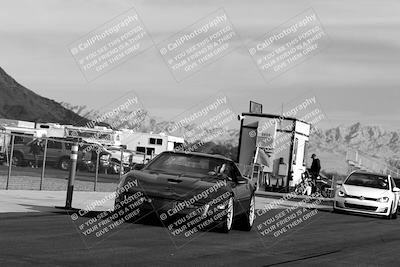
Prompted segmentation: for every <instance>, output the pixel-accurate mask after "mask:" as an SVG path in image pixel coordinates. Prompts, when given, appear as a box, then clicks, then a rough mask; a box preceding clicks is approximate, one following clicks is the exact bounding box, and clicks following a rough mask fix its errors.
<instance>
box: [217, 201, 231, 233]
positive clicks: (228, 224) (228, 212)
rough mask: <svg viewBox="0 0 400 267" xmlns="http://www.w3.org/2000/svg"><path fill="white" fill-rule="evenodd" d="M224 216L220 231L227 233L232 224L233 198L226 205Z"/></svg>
mask: <svg viewBox="0 0 400 267" xmlns="http://www.w3.org/2000/svg"><path fill="white" fill-rule="evenodd" d="M224 212H225V213H226V214H225V216H224V217H223V218H224V219H223V221H222V223H221V227H220V230H221V232H223V233H229V231H230V230H231V229H232V223H233V216H234V213H233V212H234V210H233V197H230V198H229V200H228V203H227V207H226V209H225V211H224Z"/></svg>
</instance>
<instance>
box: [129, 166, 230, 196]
mask: <svg viewBox="0 0 400 267" xmlns="http://www.w3.org/2000/svg"><path fill="white" fill-rule="evenodd" d="M128 177H130V178H129V179H131V180H132V179H133V180H137V182H138V185H137V186H138V188H136V189H135V190H138V189H139V190H140V191H142V192H144V193H145V194H146V195H147V196H149V197H150V196H151V197H160V198H165V199H175V200H188V199H189V198H191V197H193V196H199V195H201V197H199V198H198V201H199V202H205V201H207V199H212V198H215V197H217V196H220V195H222V194H224V193H225V192H227V191H230V186H229V183H230V182H228V181H225V180H222V179H217V178H216V177H213V176H205V177H202V178H199V177H195V176H190V175H172V174H166V173H160V172H152V171H146V170H144V171H138V170H135V171H131V172H129V174H128ZM204 192H205V193H204Z"/></svg>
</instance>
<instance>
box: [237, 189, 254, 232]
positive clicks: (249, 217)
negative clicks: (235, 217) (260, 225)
mask: <svg viewBox="0 0 400 267" xmlns="http://www.w3.org/2000/svg"><path fill="white" fill-rule="evenodd" d="M255 214H256V197H255V196H254V195H252V196H251V198H250V202H249V207H248V209H247V211H246V212H245V213H244V214H243V216H242V217H241V218H240V221H239V226H238V228H239V230H242V231H250V230H251V228H252V227H253V223H254V220H255V217H256V216H255Z"/></svg>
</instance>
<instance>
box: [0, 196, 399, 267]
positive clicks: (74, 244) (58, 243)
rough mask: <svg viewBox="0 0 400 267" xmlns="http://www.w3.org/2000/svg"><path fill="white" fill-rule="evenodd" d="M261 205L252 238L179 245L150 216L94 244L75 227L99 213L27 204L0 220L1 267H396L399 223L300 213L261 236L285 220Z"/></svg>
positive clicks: (215, 235)
mask: <svg viewBox="0 0 400 267" xmlns="http://www.w3.org/2000/svg"><path fill="white" fill-rule="evenodd" d="M262 201H264V202H268V201H267V200H265V199H264V200H261V199H258V200H257V202H258V212H257V214H259V216H258V217H257V218H256V222H255V225H254V227H253V229H252V231H250V232H243V231H239V230H232V231H231V232H230V233H229V234H224V233H219V232H216V231H213V230H211V231H203V232H200V233H198V234H197V235H196V236H193V237H192V238H186V237H179V238H178V237H174V236H172V235H171V233H170V232H169V231H168V229H167V228H166V227H164V226H163V225H162V224H161V223H160V222H159V221H157V220H155V219H154V218H153V217H151V216H149V217H147V218H145V219H144V220H142V221H140V222H139V223H124V224H123V225H120V226H118V227H117V228H116V229H114V231H113V232H112V234H109V235H107V236H105V237H104V238H103V239H99V240H95V242H94V241H93V239H89V238H87V237H85V236H83V235H82V233H81V232H79V229H78V226H79V225H80V224H82V223H85V221H87V220H88V219H90V216H95V215H96V214H95V215H93V214H92V215H90V216H88V217H80V218H78V219H77V220H76V221H73V220H72V219H71V212H66V211H64V210H56V209H52V210H49V209H48V207H46V208H45V207H42V206H35V205H31V206H30V207H29V208H30V209H31V210H37V211H39V212H30V213H28V212H22V213H15V212H14V213H1V214H0V229H1V235H0V251H1V253H0V266H399V265H400V264H399V260H398V256H397V252H398V248H399V247H400V246H399V245H400V232H399V226H400V220H386V219H381V218H375V217H367V216H358V215H350V214H335V213H332V212H330V211H326V210H313V209H303V214H302V216H301V217H302V218H303V219H302V221H301V222H300V223H299V224H297V225H294V226H293V224H292V226H293V228H292V227H291V228H290V229H289V230H288V231H287V232H285V233H283V232H279V233H278V232H277V231H275V232H274V231H272V232H271V233H269V234H265V232H264V233H262V231H260V229H261V227H262V225H263V223H265V222H266V219H268V218H269V219H271V218H282V217H281V216H279V214H282V212H284V211H287V210H288V208H287V207H286V206H279V207H276V208H275V209H272V210H268V211H266V212H265V213H264V214H262V213H261V212H260V210H261V209H260V207H262V206H263V203H262ZM24 205H28V204H24ZM28 206H29V205H28ZM300 209H301V208H300ZM311 213H312V214H311ZM309 214H311V215H312V216H311V215H309ZM286 215H287V214H286ZM308 215H309V216H308ZM288 216H289V215H287V216H286V217H288ZM283 218H285V217H283ZM298 218H299V219H300V220H301V218H300V216H299V217H298ZM276 221H278V220H276ZM276 221H275V222H276ZM277 233H278V234H277Z"/></svg>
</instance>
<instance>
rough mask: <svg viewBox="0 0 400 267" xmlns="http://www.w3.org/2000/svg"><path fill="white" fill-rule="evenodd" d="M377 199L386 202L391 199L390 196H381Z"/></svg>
mask: <svg viewBox="0 0 400 267" xmlns="http://www.w3.org/2000/svg"><path fill="white" fill-rule="evenodd" d="M376 201H378V202H381V203H386V202H388V201H389V198H388V197H381V198H378V199H377V200H376Z"/></svg>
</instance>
